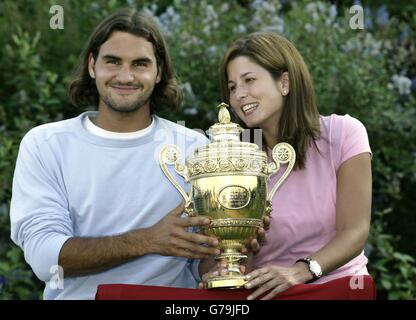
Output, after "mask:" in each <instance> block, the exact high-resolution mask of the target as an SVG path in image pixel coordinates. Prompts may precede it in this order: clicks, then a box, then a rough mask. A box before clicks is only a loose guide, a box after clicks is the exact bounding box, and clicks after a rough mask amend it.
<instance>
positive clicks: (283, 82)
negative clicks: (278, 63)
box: [279, 71, 290, 96]
mask: <svg viewBox="0 0 416 320" xmlns="http://www.w3.org/2000/svg"><path fill="white" fill-rule="evenodd" d="M279 84H280V92H281V93H282V96H287V95H288V94H289V92H290V86H289V72H287V71H286V72H283V73H282V75H281V76H280V79H279Z"/></svg>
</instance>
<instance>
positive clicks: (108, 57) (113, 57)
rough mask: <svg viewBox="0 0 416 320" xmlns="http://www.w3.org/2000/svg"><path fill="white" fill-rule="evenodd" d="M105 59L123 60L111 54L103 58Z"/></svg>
mask: <svg viewBox="0 0 416 320" xmlns="http://www.w3.org/2000/svg"><path fill="white" fill-rule="evenodd" d="M103 59H106V60H121V58H119V57H116V56H113V55H111V54H106V55H105V56H103Z"/></svg>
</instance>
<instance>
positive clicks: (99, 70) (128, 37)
mask: <svg viewBox="0 0 416 320" xmlns="http://www.w3.org/2000/svg"><path fill="white" fill-rule="evenodd" d="M88 71H89V74H90V76H91V77H92V78H95V83H96V86H97V90H98V93H99V95H100V99H99V106H100V107H108V108H110V109H112V110H113V111H117V112H133V111H136V110H139V109H140V108H142V107H145V108H150V96H151V95H152V92H153V89H154V87H155V85H156V83H158V82H159V81H160V78H161V75H160V72H159V69H158V66H157V63H156V57H155V54H154V49H153V45H152V43H151V42H149V41H147V40H146V39H144V38H142V37H138V36H135V35H132V34H129V33H126V32H119V31H116V32H113V33H112V34H111V35H110V37H109V38H108V39H107V41H106V42H104V43H103V44H102V45H101V47H100V51H99V54H98V56H97V60H96V61H94V58H93V56H92V54H91V55H90V57H89V64H88Z"/></svg>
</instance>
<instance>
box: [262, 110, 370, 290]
mask: <svg viewBox="0 0 416 320" xmlns="http://www.w3.org/2000/svg"><path fill="white" fill-rule="evenodd" d="M320 125H321V135H320V138H319V139H318V140H317V141H316V143H317V146H318V148H319V151H320V153H318V151H317V150H316V148H315V146H313V145H312V146H311V147H310V148H309V150H308V152H307V160H306V168H305V169H303V170H294V171H292V172H291V174H290V175H289V177H288V178H287V179H286V181H285V182H283V184H282V185H281V187H280V188H279V189H278V190H277V192H276V194H275V196H274V198H273V212H272V219H271V225H270V229H269V230H268V231H267V242H266V243H265V244H264V245H263V246H262V247H261V249H260V251H259V252H258V253H257V254H256V255H255V258H254V266H255V267H256V268H259V267H262V266H264V265H266V264H268V263H271V264H277V265H281V266H291V265H293V264H294V263H295V261H296V260H298V259H300V258H303V257H307V256H309V255H311V254H313V253H315V252H316V251H318V250H319V249H321V248H322V247H323V246H325V245H326V244H327V243H328V242H329V241H331V239H333V238H334V237H335V233H336V225H335V222H336V221H335V218H336V217H335V204H336V187H337V175H336V174H337V171H338V168H339V167H340V166H341V164H342V163H343V162H344V161H346V160H348V159H350V158H351V157H353V156H355V155H358V154H360V153H364V152H369V153H371V149H370V145H369V142H368V136H367V131H366V129H365V127H364V125H363V124H362V123H361V122H360V121H358V120H357V119H355V118H352V117H350V116H349V115H346V116H339V115H331V116H321V117H320ZM269 161H270V160H269ZM284 169H286V166H282V167H281V169H280V171H279V172H278V173H277V174H276V175H274V176H273V177H271V178H270V181H269V190H270V188H271V187H272V186H273V185H274V184H275V182H276V181H277V179H278V178H279V177H280V176H281V175H282V174H283V171H284ZM366 264H367V258H366V257H365V255H364V251H363V252H361V253H360V254H359V255H358V256H357V257H355V258H354V259H352V260H351V261H350V262H348V263H347V264H345V265H344V266H342V267H340V268H338V269H337V270H334V271H332V272H331V273H329V274H327V275H325V276H324V277H322V278H321V279H319V280H318V281H315V282H314V283H320V282H326V281H330V280H333V279H335V278H340V277H344V276H351V275H365V274H368V271H367V268H366Z"/></svg>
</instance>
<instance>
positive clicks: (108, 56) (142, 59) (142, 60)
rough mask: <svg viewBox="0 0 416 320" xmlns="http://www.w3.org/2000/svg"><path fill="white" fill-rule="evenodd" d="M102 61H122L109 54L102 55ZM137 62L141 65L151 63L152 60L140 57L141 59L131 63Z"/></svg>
mask: <svg viewBox="0 0 416 320" xmlns="http://www.w3.org/2000/svg"><path fill="white" fill-rule="evenodd" d="M103 59H105V60H117V61H120V60H122V59H121V58H120V57H117V56H113V55H111V54H106V55H104V56H103ZM138 62H141V63H143V62H145V63H150V62H152V59H150V58H147V57H142V58H137V59H134V60H133V63H138Z"/></svg>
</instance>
